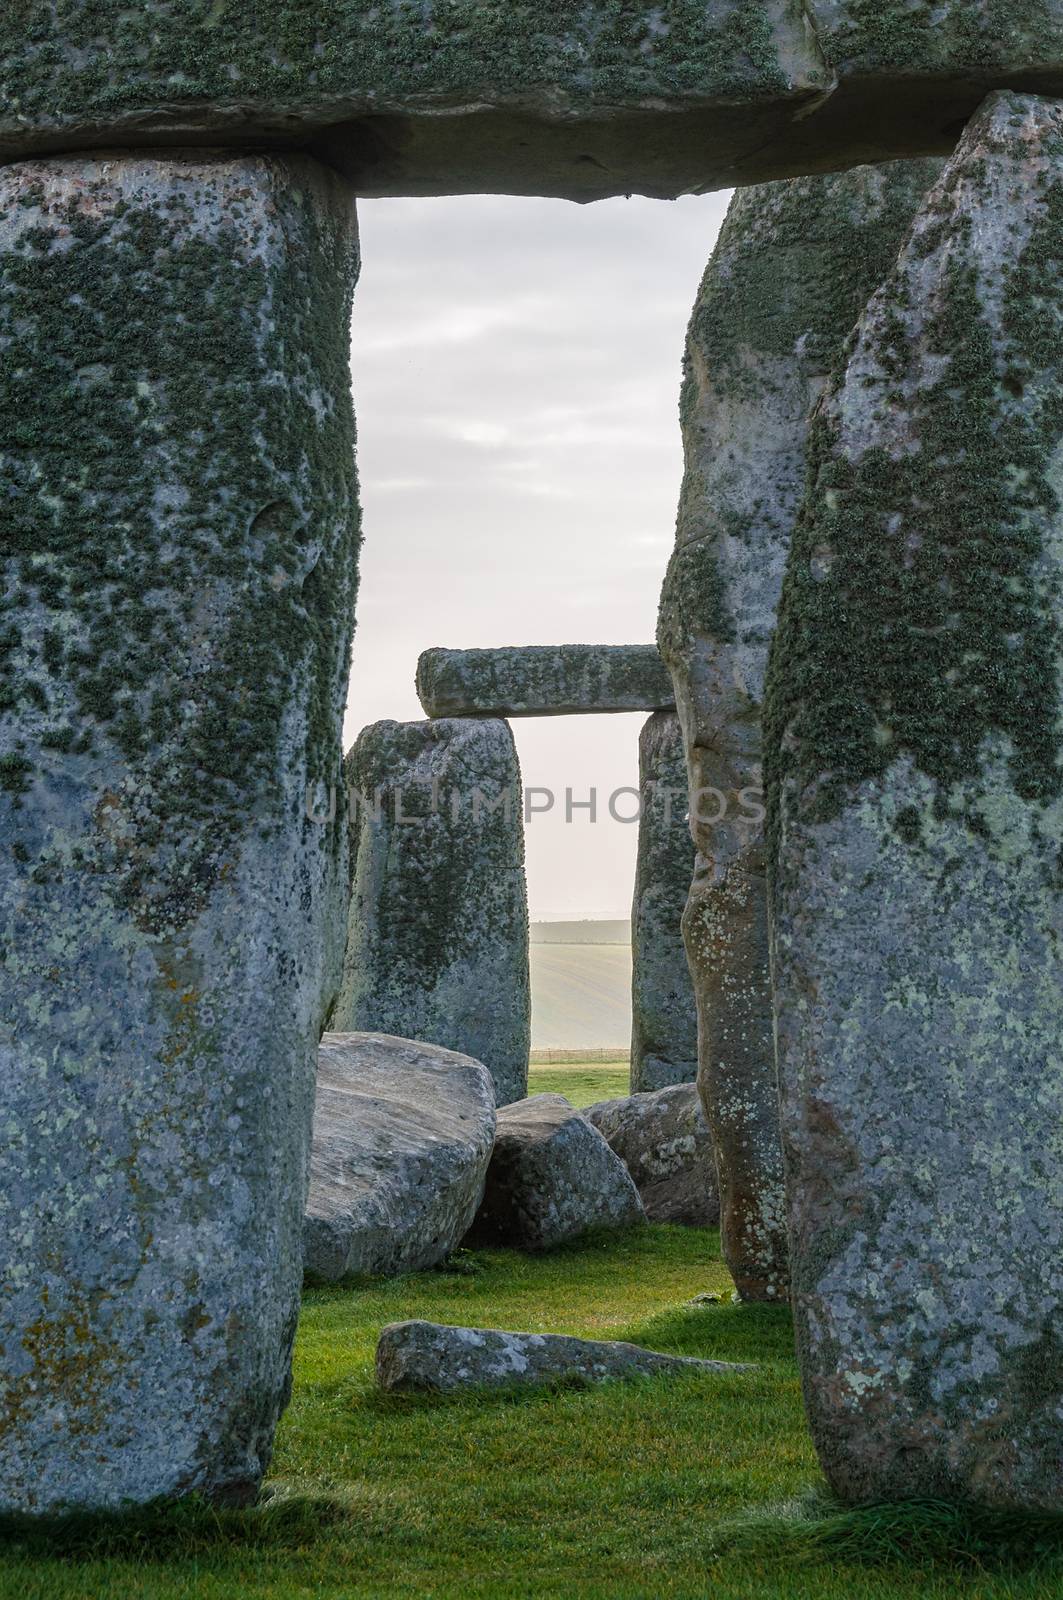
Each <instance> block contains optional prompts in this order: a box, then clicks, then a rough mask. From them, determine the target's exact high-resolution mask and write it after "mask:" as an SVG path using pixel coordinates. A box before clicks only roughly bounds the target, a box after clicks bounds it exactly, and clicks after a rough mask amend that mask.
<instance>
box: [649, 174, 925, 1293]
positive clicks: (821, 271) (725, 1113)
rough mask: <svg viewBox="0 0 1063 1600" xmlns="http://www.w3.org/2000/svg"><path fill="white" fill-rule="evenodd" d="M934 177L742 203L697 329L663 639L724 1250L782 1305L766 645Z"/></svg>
mask: <svg viewBox="0 0 1063 1600" xmlns="http://www.w3.org/2000/svg"><path fill="white" fill-rule="evenodd" d="M939 171H940V164H939V163H936V162H910V163H907V162H899V163H896V164H895V165H892V166H889V167H883V168H871V167H864V168H860V169H858V170H857V171H854V172H850V173H847V174H844V175H843V176H840V177H832V178H808V179H801V180H798V181H795V182H792V183H779V184H771V185H767V186H765V187H763V188H759V189H747V190H744V191H743V192H742V193H740V194H739V195H737V196H736V198H735V200H734V203H733V205H732V207H731V210H730V212H729V213H728V217H727V220H726V222H725V224H724V227H723V231H722V233H721V235H720V240H719V244H718V246H717V249H716V252H715V254H714V256H713V258H712V261H711V262H710V263H709V267H708V270H707V272H706V274H705V279H704V282H703V283H702V286H701V291H700V294H699V297H698V301H697V304H696V305H695V308H694V314H693V317H692V319H691V324H690V332H689V336H688V344H687V361H686V382H685V385H684V391H683V399H682V406H681V414H682V420H683V434H684V444H685V453H686V474H685V477H684V481H683V492H682V499H681V501H680V506H679V520H678V528H677V536H676V541H677V542H676V550H675V555H674V557H673V559H672V562H671V565H670V567H669V571H668V576H667V578H666V580H665V586H664V594H663V596H662V600H661V616H660V627H659V634H658V638H659V644H660V648H661V653H662V655H663V656H664V658H665V660H666V661H667V662H668V664H669V667H670V668H671V671H672V676H673V678H674V681H675V685H676V695H677V700H678V705H679V717H680V721H681V722H682V725H683V730H684V737H685V739H686V744H687V764H688V769H689V774H690V785H691V793H690V798H691V805H690V817H691V829H692V832H693V835H694V842H695V844H696V846H697V850H698V859H697V869H696V874H695V879H694V883H693V886H692V888H691V892H690V899H689V903H688V905H687V910H686V914H685V917H684V924H683V927H684V935H685V940H686V948H687V955H688V957H689V961H690V968H691V971H692V973H693V975H694V988H695V992H696V995H697V1003H698V1010H699V1017H700V1029H701V1037H700V1045H699V1053H700V1071H699V1078H700V1084H701V1091H702V1096H703V1098H704V1101H705V1107H706V1112H707V1114H708V1118H709V1124H710V1126H711V1128H712V1132H713V1139H714V1141H715V1145H716V1152H717V1161H718V1164H719V1168H720V1180H721V1201H722V1206H723V1215H722V1236H723V1252H724V1258H725V1260H726V1261H727V1264H728V1267H729V1268H730V1270H731V1273H732V1275H733V1276H734V1278H735V1281H736V1283H737V1284H738V1286H739V1289H740V1291H741V1293H742V1294H743V1295H744V1296H746V1297H747V1298H750V1299H774V1298H779V1297H780V1296H781V1295H783V1294H785V1290H786V1239H785V1227H784V1217H783V1196H782V1152H781V1148H780V1142H779V1125H778V1098H777V1088H776V1082H775V1068H774V1040H773V1033H772V1016H771V985H770V979H769V972H768V930H767V886H766V880H765V858H764V832H763V825H762V824H763V816H764V811H763V804H762V802H763V792H762V781H763V780H762V772H761V736H760V717H761V703H762V700H763V693H764V675H765V671H766V667H767V659H768V648H769V644H770V641H771V636H772V631H773V629H774V626H775V615H776V609H777V606H778V600H779V592H780V589H781V586H782V576H783V568H784V565H785V561H786V553H787V550H788V548H789V543H790V536H791V532H792V529H793V525H794V522H795V520H796V517H797V511H798V507H799V504H800V496H801V491H802V486H803V483H804V479H805V473H806V470H807V451H806V446H807V436H808V419H809V413H810V410H811V407H812V405H813V403H814V401H815V399H816V397H817V395H818V394H820V393H821V391H822V388H823V385H824V383H825V382H826V379H827V375H828V373H829V372H830V370H831V368H832V365H833V364H834V363H835V362H836V361H837V360H838V359H839V357H840V355H841V351H842V348H843V346H844V342H845V338H846V336H847V334H848V333H849V331H850V329H851V328H852V326H853V323H854V322H855V321H856V318H857V316H858V315H859V312H860V310H861V308H862V306H863V305H864V304H865V303H866V301H867V298H868V296H869V295H870V294H871V292H872V291H873V289H875V288H876V287H877V285H878V284H879V283H880V282H881V280H882V278H883V277H884V276H885V274H886V272H887V271H888V270H889V268H890V266H891V264H892V262H893V261H894V260H895V258H896V254H897V250H898V248H899V246H900V243H901V240H902V238H903V235H904V232H905V230H906V228H907V227H908V225H909V224H910V222H911V218H912V215H913V213H914V212H915V210H916V207H917V205H918V204H919V201H920V199H921V197H922V195H923V194H924V193H925V191H926V189H927V188H928V187H929V185H930V184H931V182H932V181H933V179H934V177H935V175H936V174H937V173H938V172H939Z"/></svg>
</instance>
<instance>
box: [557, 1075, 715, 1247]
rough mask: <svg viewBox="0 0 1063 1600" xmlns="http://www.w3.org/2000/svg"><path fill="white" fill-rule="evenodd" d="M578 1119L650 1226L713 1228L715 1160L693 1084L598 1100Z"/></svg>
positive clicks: (703, 1115) (707, 1126)
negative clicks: (606, 1151)
mask: <svg viewBox="0 0 1063 1600" xmlns="http://www.w3.org/2000/svg"><path fill="white" fill-rule="evenodd" d="M583 1115H584V1116H585V1117H586V1118H587V1121H588V1122H590V1123H592V1124H593V1125H594V1127H596V1128H597V1129H598V1132H599V1133H600V1134H602V1136H603V1137H604V1138H605V1140H606V1141H607V1142H608V1145H609V1148H610V1150H612V1151H613V1153H614V1155H618V1156H619V1157H620V1159H621V1161H622V1162H623V1163H624V1165H625V1167H626V1168H627V1170H628V1172H629V1173H630V1174H631V1177H632V1179H633V1180H634V1183H635V1187H636V1188H637V1189H638V1192H639V1197H640V1198H641V1200H642V1205H643V1208H644V1210H645V1212H646V1216H647V1217H648V1218H649V1220H650V1221H651V1222H676V1223H681V1224H682V1225H684V1226H685V1227H688V1228H714V1227H715V1226H716V1224H717V1223H718V1222H719V1220H720V1192H719V1186H718V1184H717V1181H716V1157H715V1154H714V1151H713V1148H712V1138H711V1136H710V1134H709V1125H708V1123H707V1122H706V1120H705V1113H704V1111H703V1109H702V1105H701V1099H700V1097H699V1095H698V1091H697V1086H696V1085H695V1084H693V1083H680V1084H676V1085H675V1086H674V1087H673V1088H670V1089H657V1090H656V1091H654V1092H653V1093H650V1094H633V1095H628V1096H626V1097H625V1098H624V1099H621V1100H599V1101H598V1103H597V1105H593V1106H589V1107H588V1108H587V1110H586V1111H584V1113H583Z"/></svg>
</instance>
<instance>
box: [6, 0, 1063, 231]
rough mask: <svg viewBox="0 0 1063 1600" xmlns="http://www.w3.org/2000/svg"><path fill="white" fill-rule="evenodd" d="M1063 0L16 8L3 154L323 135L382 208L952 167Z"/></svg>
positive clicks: (1028, 73) (1062, 49) (324, 146)
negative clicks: (911, 161) (979, 112)
mask: <svg viewBox="0 0 1063 1600" xmlns="http://www.w3.org/2000/svg"><path fill="white" fill-rule="evenodd" d="M994 87H1012V88H1016V87H1018V88H1028V89H1034V90H1039V91H1040V92H1043V93H1046V94H1063V0H1024V3H1023V4H1021V5H1019V4H1017V3H1016V0H943V3H942V4H940V5H935V6H930V5H922V4H921V5H913V4H912V3H911V0H882V3H878V4H875V5H873V6H872V5H871V4H869V3H868V0H803V3H802V4H800V5H798V4H795V3H792V0H711V3H708V0H670V3H669V4H668V5H667V6H666V7H662V6H660V5H658V4H652V5H651V4H646V3H645V0H592V3H588V4H585V5H580V6H573V5H571V4H569V3H565V0H536V3H530V0H529V3H525V0H516V3H515V0H394V3H392V4H389V5H386V6H384V5H381V4H379V3H378V0H315V3H314V4H312V5H311V4H309V3H308V0H277V3H276V4H274V5H272V6H270V7H268V8H267V7H248V6H246V5H238V4H234V3H233V0H167V3H166V4H165V5H163V4H152V5H130V4H129V3H128V0H64V3H63V4H62V5H59V4H56V3H55V0H8V3H7V5H6V7H5V11H4V14H3V19H2V21H0V158H11V157H18V156H27V155H39V154H42V153H47V152H49V151H55V150H58V149H66V150H70V149H75V148H114V147H116V146H121V145H129V144H134V143H140V144H142V145H148V144H155V145H159V144H161V143H165V142H170V143H175V142H179V143H182V144H184V145H188V144H190V143H195V142H197V141H198V142H212V143H214V144H218V143H219V142H223V141H226V140H228V141H230V142H232V143H233V144H236V145H239V146H241V147H245V148H246V146H247V145H248V142H249V141H252V140H271V141H274V142H276V143H283V144H284V145H286V146H291V145H293V144H294V143H296V142H298V141H300V140H316V141H317V143H318V145H319V147H320V150H321V152H322V153H324V154H327V156H328V159H330V160H331V161H333V162H335V163H336V164H338V165H340V166H342V167H343V168H344V169H345V170H346V171H347V172H348V173H349V174H350V175H351V176H353V178H354V179H355V181H356V183H357V185H358V188H359V192H361V193H363V194H367V195H368V194H430V193H442V194H452V193H456V192H460V191H467V192H471V193H478V192H485V191H491V190H497V191H502V192H508V193H531V194H558V195H564V196H568V197H571V198H574V199H582V200H590V199H595V198H598V197H601V196H603V195H608V194H624V193H628V192H633V191H638V192H640V193H645V194H657V195H662V196H675V195H677V194H682V193H687V192H690V191H696V190H706V189H713V188H716V189H720V188H727V187H729V186H730V185H731V184H734V183H739V184H741V183H760V182H764V181H766V180H768V179H772V178H785V177H792V176H795V175H796V174H799V173H807V172H814V171H823V170H827V169H829V168H831V167H832V166H836V167H842V166H848V165H852V164H853V163H854V162H858V161H884V160H887V159H890V158H894V157H898V156H911V155H928V154H933V153H937V154H946V153H947V152H948V150H949V149H951V147H952V144H953V143H954V141H955V139H956V136H957V132H958V130H959V129H960V128H961V127H962V126H963V123H964V121H965V120H966V118H968V117H969V116H970V115H971V114H972V113H973V112H974V111H975V110H976V108H977V106H978V104H979V101H980V100H981V98H982V96H983V95H984V94H985V93H986V91H987V90H989V89H991V88H994Z"/></svg>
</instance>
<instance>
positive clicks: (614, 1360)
mask: <svg viewBox="0 0 1063 1600" xmlns="http://www.w3.org/2000/svg"><path fill="white" fill-rule="evenodd" d="M752 1370H753V1369H752V1368H751V1367H749V1366H739V1365H736V1364H735V1363H733V1362H729V1361H699V1360H697V1359H696V1358H695V1357H693V1356H669V1355H662V1354H661V1353H660V1352H659V1351H657V1350H644V1349H643V1348H642V1346H641V1345H637V1344H621V1343H616V1344H614V1343H609V1342H606V1341H605V1340H600V1339H573V1338H569V1337H567V1336H566V1335H564V1334H558V1333H509V1332H506V1331H504V1330H503V1329H501V1328H452V1327H447V1326H445V1325H443V1324H441V1323H438V1322H392V1323H390V1324H389V1326H388V1327H386V1328H385V1329H384V1330H383V1331H382V1333H381V1335H380V1342H379V1344H378V1345H377V1351H376V1381H377V1384H378V1386H379V1387H380V1388H381V1389H387V1390H398V1391H400V1392H406V1393H413V1394H424V1393H429V1394H454V1393H455V1392H456V1391H459V1390H462V1389H509V1388H512V1387H513V1385H514V1384H528V1385H529V1386H532V1387H534V1386H537V1385H538V1386H542V1385H547V1384H551V1383H563V1382H564V1381H565V1380H566V1379H567V1380H571V1379H573V1378H582V1379H584V1380H585V1381H586V1382H588V1383H606V1382H608V1381H609V1380H610V1379H614V1380H615V1379H617V1378H651V1377H657V1376H658V1375H659V1374H660V1373H662V1372H667V1373H691V1372H702V1373H707V1374H713V1375H715V1376H719V1375H720V1374H721V1373H730V1372H750V1371H752Z"/></svg>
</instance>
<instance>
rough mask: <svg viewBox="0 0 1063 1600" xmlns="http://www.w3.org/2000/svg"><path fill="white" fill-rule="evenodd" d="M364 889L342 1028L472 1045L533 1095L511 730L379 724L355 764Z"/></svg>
mask: <svg viewBox="0 0 1063 1600" xmlns="http://www.w3.org/2000/svg"><path fill="white" fill-rule="evenodd" d="M346 771H347V779H348V788H349V792H350V793H351V794H352V795H353V796H355V797H356V800H355V802H352V808H351V814H352V846H351V865H352V873H353V891H352V897H351V903H350V922H349V930H348V938H347V954H346V957H345V961H344V977H343V987H342V989H341V992H340V997H339V1001H338V1003H337V1005H336V1008H335V1010H334V1012H333V1024H332V1025H333V1027H334V1029H335V1030H336V1031H338V1032H345V1033H389V1034H396V1035H398V1037H399V1038H403V1039H421V1040H424V1041H425V1042H426V1043H428V1044H438V1045H443V1046H444V1047H445V1048H446V1049H448V1050H458V1051H460V1052H462V1053H463V1054H464V1055H469V1056H472V1057H473V1058H474V1060H477V1061H482V1062H484V1064H485V1065H486V1066H487V1067H488V1069H489V1071H490V1073H491V1076H492V1078H493V1080H494V1085H495V1094H496V1096H497V1099H498V1102H499V1104H500V1105H505V1104H507V1103H508V1102H509V1101H511V1100H519V1099H521V1098H522V1097H523V1096H524V1095H525V1094H526V1093H527V1087H528V1053H529V1049H530V1044H531V998H530V991H529V977H528V892H527V887H526V884H525V878H524V823H523V817H522V812H521V782H520V765H519V762H518V760H517V752H516V747H515V746H514V743H513V735H512V733H511V732H510V730H509V728H508V727H507V726H506V724H505V723H504V722H500V721H497V720H491V721H481V720H477V721H472V720H468V721H440V722H377V723H374V724H373V726H372V727H369V728H366V729H364V730H363V732H362V733H361V735H360V736H359V738H358V742H357V743H356V745H355V747H354V749H353V750H352V752H351V754H350V756H349V757H348V761H347V769H346Z"/></svg>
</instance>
